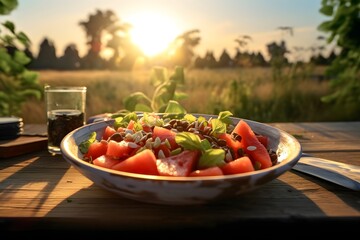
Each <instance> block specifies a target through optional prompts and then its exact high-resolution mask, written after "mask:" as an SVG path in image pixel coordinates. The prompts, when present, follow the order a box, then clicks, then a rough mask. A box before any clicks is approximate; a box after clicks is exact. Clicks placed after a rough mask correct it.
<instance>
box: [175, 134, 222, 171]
mask: <svg viewBox="0 0 360 240" xmlns="http://www.w3.org/2000/svg"><path fill="white" fill-rule="evenodd" d="M175 141H176V142H177V143H178V144H179V145H180V146H182V147H183V148H184V149H187V150H199V151H201V157H200V159H199V162H198V166H199V168H208V167H214V166H222V165H223V164H225V161H224V159H225V151H224V149H221V148H216V149H214V148H211V144H210V142H209V141H208V140H207V139H204V140H201V139H200V137H199V136H198V135H196V134H195V133H191V132H181V133H178V134H176V136H175Z"/></svg>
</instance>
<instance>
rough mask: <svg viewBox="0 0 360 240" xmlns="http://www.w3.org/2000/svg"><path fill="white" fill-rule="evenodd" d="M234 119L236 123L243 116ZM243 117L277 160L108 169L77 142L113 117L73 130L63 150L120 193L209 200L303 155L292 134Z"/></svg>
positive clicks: (144, 198) (163, 200)
mask: <svg viewBox="0 0 360 240" xmlns="http://www.w3.org/2000/svg"><path fill="white" fill-rule="evenodd" d="M201 116H204V117H207V118H209V117H217V116H215V115H206V114H201ZM232 119H233V122H234V124H236V123H237V122H238V121H239V120H240V119H239V118H232ZM243 120H245V121H246V122H247V123H248V124H249V125H250V127H251V128H252V129H253V130H254V131H255V132H257V133H259V134H264V135H266V136H268V137H269V147H270V148H271V149H273V150H274V151H276V153H277V155H278V164H276V165H275V166H272V167H270V168H267V169H263V170H257V171H255V172H250V173H241V174H233V175H225V176H206V177H165V176H150V175H144V174H134V173H128V172H121V171H116V170H111V169H105V168H102V167H98V166H95V165H93V164H90V163H88V162H86V161H83V160H82V154H81V153H80V151H79V150H78V147H77V146H78V144H79V143H80V142H82V141H83V140H85V139H87V138H88V136H89V134H90V133H91V132H93V131H95V132H97V136H98V137H100V136H101V134H102V132H103V130H104V128H105V127H106V126H108V125H109V126H112V125H113V123H114V120H106V121H100V122H96V123H92V124H88V125H85V126H83V127H80V128H78V129H75V130H74V131H72V132H70V133H69V134H67V135H66V136H65V137H64V139H63V141H62V142H61V152H62V155H63V157H64V159H65V160H66V161H67V162H69V163H70V164H71V165H72V166H73V167H75V168H76V169H77V170H78V171H79V172H80V173H82V174H83V175H84V176H86V177H87V178H89V179H90V180H91V181H93V182H94V183H95V184H96V185H98V186H100V187H102V188H104V189H106V190H108V191H111V192H114V193H116V194H119V195H120V196H123V197H126V198H129V199H133V200H136V201H141V202H147V203H156V204H166V205H194V204H206V203H210V202H213V201H219V200H221V199H228V198H231V197H234V196H237V195H240V194H243V193H245V192H249V191H252V190H254V189H257V188H259V187H261V186H263V185H264V184H266V183H268V182H270V181H272V180H273V179H275V178H277V177H279V176H280V175H282V174H283V173H285V172H286V171H288V170H290V169H291V168H292V167H293V166H294V165H295V164H296V163H297V161H298V160H299V159H300V156H301V151H302V150H301V145H300V143H299V142H298V141H297V140H296V138H294V137H293V136H292V135H290V134H288V133H286V132H284V131H282V130H280V129H277V128H275V127H272V126H270V125H267V124H264V123H259V122H255V121H251V120H247V119H243Z"/></svg>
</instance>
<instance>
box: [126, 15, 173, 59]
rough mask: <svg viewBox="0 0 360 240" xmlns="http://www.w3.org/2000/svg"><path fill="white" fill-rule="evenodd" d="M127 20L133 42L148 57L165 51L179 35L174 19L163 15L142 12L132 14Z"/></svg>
mask: <svg viewBox="0 0 360 240" xmlns="http://www.w3.org/2000/svg"><path fill="white" fill-rule="evenodd" d="M129 22H130V23H131V24H132V26H133V28H132V30H131V33H130V34H131V37H132V40H133V42H134V43H135V44H136V45H138V46H139V47H140V49H141V50H142V51H143V52H144V54H145V55H147V56H149V57H151V56H155V55H157V54H159V53H162V52H163V51H165V50H166V49H167V47H168V46H169V44H170V43H171V42H172V41H173V40H174V39H175V38H176V37H177V36H178V35H180V32H179V30H178V28H177V26H176V24H175V23H174V21H173V20H172V19H171V18H170V17H167V16H165V15H159V14H155V13H150V12H145V13H144V12H143V13H138V14H136V15H133V16H132V17H131V19H129Z"/></svg>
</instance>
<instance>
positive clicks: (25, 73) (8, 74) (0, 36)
mask: <svg viewBox="0 0 360 240" xmlns="http://www.w3.org/2000/svg"><path fill="white" fill-rule="evenodd" d="M16 6H17V1H15V0H0V14H8V13H10V12H11V11H12V10H13V9H15V8H16ZM1 26H2V27H0V116H11V115H19V114H20V113H21V105H22V103H23V102H25V101H26V100H27V99H28V98H30V97H36V98H41V93H42V91H41V88H40V85H39V83H38V81H37V74H36V73H35V72H32V71H29V70H28V69H27V68H26V65H27V64H28V63H29V62H30V58H29V57H27V56H26V54H25V53H24V51H23V50H19V46H22V47H25V48H27V47H29V45H30V40H29V38H28V37H27V36H26V34H25V33H23V32H21V31H19V32H18V31H16V27H15V24H14V23H12V22H10V21H5V22H4V23H2V24H1ZM2 29H3V31H2ZM4 30H5V31H4Z"/></svg>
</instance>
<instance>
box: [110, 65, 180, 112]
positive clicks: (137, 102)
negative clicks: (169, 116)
mask: <svg viewBox="0 0 360 240" xmlns="http://www.w3.org/2000/svg"><path fill="white" fill-rule="evenodd" d="M150 82H151V85H152V86H154V87H155V90H154V93H153V96H152V97H148V96H147V95H146V94H145V93H143V92H134V93H132V94H130V95H129V96H128V97H126V98H125V99H124V100H123V104H124V107H125V111H124V110H121V111H119V112H118V113H122V112H133V111H141V112H157V113H185V112H186V111H185V109H184V108H183V107H182V106H181V105H180V104H179V103H178V101H180V100H182V99H185V98H186V97H187V95H186V94H185V93H183V92H180V91H178V90H177V87H178V86H181V85H184V83H185V78H184V69H183V68H182V67H176V68H175V71H174V73H173V74H172V75H171V76H170V77H168V72H167V69H166V68H164V67H154V68H153V69H152V73H151V77H150ZM115 115H116V114H115Z"/></svg>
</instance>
